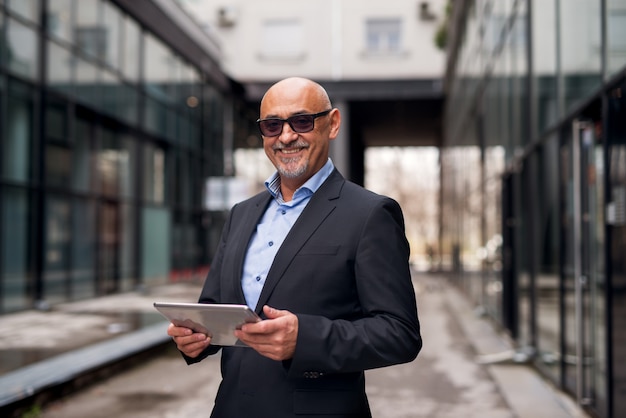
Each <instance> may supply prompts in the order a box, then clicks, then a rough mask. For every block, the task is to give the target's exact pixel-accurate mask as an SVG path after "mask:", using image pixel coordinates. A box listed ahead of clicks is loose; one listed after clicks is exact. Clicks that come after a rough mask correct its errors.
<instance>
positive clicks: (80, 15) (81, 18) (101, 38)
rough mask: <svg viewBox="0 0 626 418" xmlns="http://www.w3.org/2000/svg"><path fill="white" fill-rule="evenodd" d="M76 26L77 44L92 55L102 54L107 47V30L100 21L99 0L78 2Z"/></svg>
mask: <svg viewBox="0 0 626 418" xmlns="http://www.w3.org/2000/svg"><path fill="white" fill-rule="evenodd" d="M76 3H77V4H76V8H75V11H76V27H75V28H74V37H75V41H76V45H77V46H78V48H79V49H80V50H81V51H82V52H84V53H85V54H88V55H90V56H91V57H94V58H96V57H100V56H102V51H104V49H105V44H106V32H105V30H104V28H103V27H102V26H101V25H100V22H99V21H98V4H99V2H98V0H80V1H77V2H76Z"/></svg>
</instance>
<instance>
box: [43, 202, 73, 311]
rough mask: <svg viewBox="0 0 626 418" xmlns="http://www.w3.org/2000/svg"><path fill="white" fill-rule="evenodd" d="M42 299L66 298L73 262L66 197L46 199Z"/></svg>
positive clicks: (68, 205)
mask: <svg viewBox="0 0 626 418" xmlns="http://www.w3.org/2000/svg"><path fill="white" fill-rule="evenodd" d="M45 213H46V215H45V216H46V218H45V219H46V220H45V222H46V224H45V225H46V228H45V242H44V271H43V282H44V283H43V287H44V290H43V299H44V300H45V301H46V302H48V303H52V304H54V303H60V302H65V301H66V300H67V291H68V289H67V272H68V267H69V262H70V242H71V239H70V236H71V234H70V232H71V225H70V204H69V202H68V201H67V199H66V198H64V197H59V196H48V197H47V198H46V208H45Z"/></svg>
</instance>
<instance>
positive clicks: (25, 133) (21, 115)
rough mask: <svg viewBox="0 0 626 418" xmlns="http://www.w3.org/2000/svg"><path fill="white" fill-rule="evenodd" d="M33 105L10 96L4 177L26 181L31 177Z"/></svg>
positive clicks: (4, 143)
mask: <svg viewBox="0 0 626 418" xmlns="http://www.w3.org/2000/svg"><path fill="white" fill-rule="evenodd" d="M32 112H33V109H32V105H31V103H30V102H29V101H26V100H22V99H19V98H16V97H11V96H9V99H8V106H7V111H6V116H7V119H6V121H7V122H6V131H5V137H4V140H3V141H2V145H3V150H2V151H3V152H2V158H3V164H2V167H3V177H4V178H5V179H7V180H14V181H22V182H25V181H27V180H28V178H29V168H30V151H31V136H32Z"/></svg>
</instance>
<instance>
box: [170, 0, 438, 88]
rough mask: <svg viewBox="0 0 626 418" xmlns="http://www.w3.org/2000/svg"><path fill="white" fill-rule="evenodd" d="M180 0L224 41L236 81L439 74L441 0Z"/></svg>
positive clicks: (226, 62)
mask: <svg viewBox="0 0 626 418" xmlns="http://www.w3.org/2000/svg"><path fill="white" fill-rule="evenodd" d="M179 1H180V3H182V4H183V6H184V7H187V8H188V9H189V10H190V11H192V12H193V13H194V15H196V16H198V19H199V20H200V22H202V23H204V24H205V25H206V27H207V30H211V31H212V32H214V33H216V35H217V36H219V37H220V38H221V39H222V40H223V42H222V45H223V48H224V49H223V51H224V60H223V65H224V70H225V71H226V72H227V73H228V74H230V75H231V76H232V77H233V78H235V79H237V80H239V81H241V82H248V81H268V80H278V79H281V78H284V77H288V76H293V75H301V76H305V77H309V78H313V79H317V80H339V79H343V80H350V79H420V78H424V79H428V78H440V76H441V74H442V72H443V66H444V55H443V54H442V52H441V51H440V50H438V49H437V48H436V46H435V42H434V35H435V32H436V29H437V27H438V25H439V24H440V23H441V22H442V21H443V19H444V16H445V10H444V9H445V4H446V1H445V0H429V1H415V0H411V1H407V0H389V1H385V2H378V1H363V0H318V1H314V2H294V1H289V0H265V1H262V2H259V1H255V0H229V1H216V0H202V1H194V0H179ZM422 4H425V5H427V6H424V7H426V9H424V10H425V11H424V12H422ZM209 28H210V29H209Z"/></svg>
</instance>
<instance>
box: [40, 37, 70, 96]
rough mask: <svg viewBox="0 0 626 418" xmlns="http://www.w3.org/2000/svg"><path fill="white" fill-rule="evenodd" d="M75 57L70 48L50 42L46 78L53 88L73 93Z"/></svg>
mask: <svg viewBox="0 0 626 418" xmlns="http://www.w3.org/2000/svg"><path fill="white" fill-rule="evenodd" d="M74 62H75V61H74V59H73V58H72V54H71V52H70V51H69V50H67V49H65V48H63V47H62V46H59V45H57V44H55V43H54V42H51V41H49V42H48V65H47V66H46V67H47V74H46V78H47V79H48V85H49V86H50V88H51V89H53V90H57V91H61V92H65V93H68V94H71V93H72V74H73V69H74V65H73V64H74Z"/></svg>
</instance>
